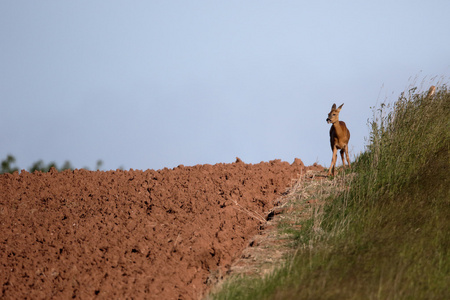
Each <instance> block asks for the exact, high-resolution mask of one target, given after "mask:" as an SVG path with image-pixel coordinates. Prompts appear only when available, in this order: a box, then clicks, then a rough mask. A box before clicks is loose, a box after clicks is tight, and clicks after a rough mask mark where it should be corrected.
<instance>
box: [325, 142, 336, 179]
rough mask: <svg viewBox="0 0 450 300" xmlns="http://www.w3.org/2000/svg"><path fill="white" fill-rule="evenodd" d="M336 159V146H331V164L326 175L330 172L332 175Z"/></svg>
mask: <svg viewBox="0 0 450 300" xmlns="http://www.w3.org/2000/svg"><path fill="white" fill-rule="evenodd" d="M336 160H337V148H336V147H333V157H332V158H331V165H330V168H329V169H328V174H327V176H330V175H331V173H333V175H334V166H335V165H336Z"/></svg>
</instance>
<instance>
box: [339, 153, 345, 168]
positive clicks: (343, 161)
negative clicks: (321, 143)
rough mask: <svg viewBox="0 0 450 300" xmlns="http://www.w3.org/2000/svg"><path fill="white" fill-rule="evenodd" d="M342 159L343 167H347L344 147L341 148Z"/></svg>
mask: <svg viewBox="0 0 450 300" xmlns="http://www.w3.org/2000/svg"><path fill="white" fill-rule="evenodd" d="M340 152H341V159H342V168H343V169H345V160H344V152H345V150H344V149H341V151H340Z"/></svg>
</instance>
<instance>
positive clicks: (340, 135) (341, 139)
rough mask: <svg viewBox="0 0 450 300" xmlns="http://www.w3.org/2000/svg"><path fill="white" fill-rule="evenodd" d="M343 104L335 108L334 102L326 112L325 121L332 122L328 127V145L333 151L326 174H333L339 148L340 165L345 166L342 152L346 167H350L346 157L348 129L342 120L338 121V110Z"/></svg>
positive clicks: (348, 138) (348, 137)
mask: <svg viewBox="0 0 450 300" xmlns="http://www.w3.org/2000/svg"><path fill="white" fill-rule="evenodd" d="M343 105H344V104H342V105H341V106H339V107H338V108H336V104H333V106H332V107H331V111H330V113H329V114H328V118H327V122H328V123H329V124H330V123H331V124H333V125H332V126H331V128H330V145H331V150H332V151H333V156H332V158H331V165H330V168H329V169H328V176H330V175H331V174H333V175H334V169H335V165H336V160H337V151H338V149H340V150H341V151H340V152H341V158H342V165H343V167H344V168H345V160H344V154H345V156H346V158H347V163H348V167H349V168H351V165H350V159H349V157H348V141H349V140H350V131H349V130H348V128H347V126H346V125H345V123H344V122H343V121H339V112H340V111H341V108H342V106H343Z"/></svg>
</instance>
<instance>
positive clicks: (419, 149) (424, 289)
mask: <svg viewBox="0 0 450 300" xmlns="http://www.w3.org/2000/svg"><path fill="white" fill-rule="evenodd" d="M449 116H450V92H449V91H448V89H447V87H446V86H441V87H439V88H438V93H437V94H436V95H435V96H434V97H433V98H431V99H429V98H426V97H425V94H416V93H415V90H414V89H412V90H410V91H408V92H407V93H406V94H402V96H401V97H400V98H399V100H398V101H397V102H396V103H394V104H393V106H392V107H389V106H387V105H384V104H382V105H381V107H380V108H379V109H378V110H377V111H376V112H375V115H374V119H373V121H372V123H371V125H372V131H371V134H370V142H369V146H368V148H367V151H366V152H365V153H364V154H362V155H361V156H360V157H359V158H358V159H357V162H356V163H355V164H354V167H355V168H354V169H355V170H356V172H357V176H356V177H355V179H354V180H353V181H352V183H351V186H350V189H349V191H348V192H346V193H341V194H340V195H336V196H335V197H336V198H335V199H333V201H331V202H330V204H329V205H327V206H326V208H325V213H324V214H323V215H321V216H320V218H321V219H320V220H318V222H317V220H316V221H315V222H309V223H310V224H313V223H315V224H317V223H321V226H322V229H323V230H322V231H318V230H317V229H314V228H313V226H312V225H311V226H309V227H308V226H304V227H303V228H304V229H302V231H301V232H300V233H301V234H300V237H299V238H300V239H301V240H302V241H303V243H302V245H300V246H299V249H298V251H297V255H296V256H295V258H293V259H292V261H290V262H289V263H288V264H287V265H286V266H285V267H283V268H280V270H279V271H278V272H275V273H274V274H273V275H272V276H270V277H268V278H264V279H248V278H247V279H239V280H238V281H231V282H230V283H229V284H226V285H225V287H224V289H223V290H222V292H221V293H219V294H216V295H215V298H216V299H450V289H449V288H448V283H449V282H450V253H449V248H450V245H449V244H450V197H449V196H450V195H449V187H450V182H449V178H450V176H449V147H450V136H449V132H450V130H449V128H450V126H449V125H450V122H449ZM313 229H314V230H313ZM318 232H320V234H319V233H318ZM305 237H306V238H307V242H304V241H305ZM306 243H307V244H308V246H307V247H306V246H305V245H306Z"/></svg>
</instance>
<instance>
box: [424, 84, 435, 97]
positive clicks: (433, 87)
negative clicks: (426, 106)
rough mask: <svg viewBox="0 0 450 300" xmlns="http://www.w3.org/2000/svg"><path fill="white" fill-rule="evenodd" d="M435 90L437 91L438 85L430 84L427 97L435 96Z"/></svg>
mask: <svg viewBox="0 0 450 300" xmlns="http://www.w3.org/2000/svg"><path fill="white" fill-rule="evenodd" d="M435 92H436V87H435V86H434V85H432V86H430V89H429V90H428V94H427V97H426V98H425V99H430V98H431V97H433V96H434V93H435Z"/></svg>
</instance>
